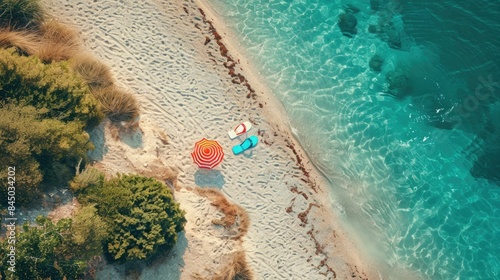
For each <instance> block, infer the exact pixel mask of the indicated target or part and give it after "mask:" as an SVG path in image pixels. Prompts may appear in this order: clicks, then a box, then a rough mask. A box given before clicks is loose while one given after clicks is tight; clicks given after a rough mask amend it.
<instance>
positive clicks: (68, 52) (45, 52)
mask: <svg viewBox="0 0 500 280" xmlns="http://www.w3.org/2000/svg"><path fill="white" fill-rule="evenodd" d="M40 31H41V34H42V38H41V42H40V45H39V47H38V48H37V51H36V55H37V56H38V57H39V58H40V59H41V60H42V61H43V62H45V63H48V62H53V61H62V60H68V59H70V58H71V57H73V56H74V55H75V54H76V53H77V52H78V51H79V50H80V40H79V39H78V33H77V32H76V31H75V30H73V29H71V28H70V27H68V26H67V25H63V24H61V23H59V22H57V21H55V20H50V21H47V22H44V23H43V24H42V25H41V27H40Z"/></svg>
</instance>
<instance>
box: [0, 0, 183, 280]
mask: <svg viewBox="0 0 500 280" xmlns="http://www.w3.org/2000/svg"><path fill="white" fill-rule="evenodd" d="M0 115H1V116H2V117H1V118H0V147H1V148H0V157H1V158H2V161H0V169H1V170H7V169H8V167H9V166H15V167H18V168H16V176H15V190H16V196H15V199H16V200H15V207H16V209H19V208H20V207H21V206H27V205H28V203H30V202H32V201H35V200H37V199H38V198H40V195H41V193H42V191H41V190H42V189H43V188H44V186H54V185H56V186H60V187H66V186H68V185H69V186H70V188H71V190H72V191H74V192H75V193H76V195H77V197H78V200H80V201H81V203H82V205H83V206H82V207H81V208H79V209H78V211H77V212H76V213H75V214H73V215H72V217H71V218H65V219H60V220H59V221H51V220H50V219H48V218H46V217H43V216H39V217H38V218H37V219H36V223H25V224H24V225H22V227H17V228H16V273H15V274H9V273H8V272H7V271H6V270H5V271H4V269H1V273H0V278H1V279H82V278H83V277H85V274H88V263H89V261H90V260H92V259H94V258H95V257H96V256H99V255H101V254H104V255H105V256H108V257H109V259H110V260H116V261H129V260H143V259H147V258H149V257H151V256H154V255H157V254H159V253H160V252H163V251H165V250H168V249H170V248H171V247H172V246H173V245H174V244H175V242H176V241H177V233H178V232H180V231H182V230H183V227H184V224H185V222H186V219H185V218H184V212H183V211H182V210H181V209H180V208H179V204H177V203H176V202H175V201H174V199H173V195H172V193H171V192H170V190H169V189H168V188H167V187H166V186H165V185H164V184H163V183H161V182H160V181H157V180H156V179H152V178H148V177H143V176H136V175H119V176H118V177H115V178H111V179H109V180H106V179H105V177H104V174H102V173H101V172H100V171H98V170H97V169H95V168H93V167H90V166H88V164H87V153H88V152H89V151H90V150H92V149H93V148H94V146H93V144H92V142H90V136H89V133H88V131H89V130H91V129H92V128H94V127H95V126H96V125H98V124H99V123H100V122H101V121H102V120H103V118H104V117H107V118H108V119H109V120H110V122H111V124H112V125H115V126H118V127H120V126H127V127H130V126H132V125H136V124H137V118H138V116H139V103H138V102H137V100H136V99H135V97H134V96H133V94H132V93H129V92H127V91H126V90H125V89H121V88H119V87H117V86H116V85H115V81H114V79H113V76H112V74H111V71H110V69H109V67H107V66H106V65H105V64H104V63H102V62H100V61H99V60H97V59H96V58H94V57H93V56H92V55H90V54H87V53H85V52H84V51H83V48H82V46H81V42H80V40H79V38H78V33H77V32H76V31H75V30H74V29H72V28H70V27H68V26H66V25H63V24H61V23H59V22H57V21H55V20H51V19H48V18H47V17H46V14H45V12H44V11H43V9H42V6H41V4H40V1H38V0H0ZM82 163H83V166H87V168H83V170H82V169H81V168H80V165H81V164H82ZM75 166H76V168H75ZM6 176H7V173H6V172H2V173H0V180H2V181H5V182H7V178H6ZM75 176H76V177H75ZM0 200H1V204H2V205H3V204H5V203H7V201H8V200H7V186H6V185H1V186H0ZM16 211H17V210H16ZM0 244H1V247H0V253H1V256H0V259H1V260H2V266H1V267H2V268H3V267H4V265H5V263H6V258H7V257H8V254H7V251H6V250H7V248H9V247H10V245H11V244H9V243H8V240H7V239H1V238H0ZM87 276H88V275H87Z"/></svg>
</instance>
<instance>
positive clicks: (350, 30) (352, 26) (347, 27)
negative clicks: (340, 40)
mask: <svg viewBox="0 0 500 280" xmlns="http://www.w3.org/2000/svg"><path fill="white" fill-rule="evenodd" d="M356 25H358V20H357V19H356V17H355V16H354V15H353V14H352V13H343V14H341V15H339V28H340V31H341V32H342V35H344V36H346V37H349V38H352V37H354V35H356V34H358V29H357V28H356Z"/></svg>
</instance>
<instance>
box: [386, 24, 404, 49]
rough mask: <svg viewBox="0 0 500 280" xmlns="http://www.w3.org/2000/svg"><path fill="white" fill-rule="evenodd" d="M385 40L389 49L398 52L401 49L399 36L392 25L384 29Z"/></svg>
mask: <svg viewBox="0 0 500 280" xmlns="http://www.w3.org/2000/svg"><path fill="white" fill-rule="evenodd" d="M383 32H384V33H385V38H386V40H387V44H388V45H389V47H390V48H393V49H396V50H400V49H401V35H400V34H399V32H398V31H397V30H396V27H395V26H394V24H392V23H391V24H388V25H387V26H386V27H385V28H384V29H383Z"/></svg>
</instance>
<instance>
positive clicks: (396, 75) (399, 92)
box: [385, 70, 411, 98]
mask: <svg viewBox="0 0 500 280" xmlns="http://www.w3.org/2000/svg"><path fill="white" fill-rule="evenodd" d="M385 78H386V79H387V82H388V83H389V93H390V94H392V95H394V96H395V97H396V98H404V97H406V96H407V95H409V94H410V92H411V88H410V81H409V79H408V76H406V74H405V73H403V72H402V71H400V70H395V71H390V72H388V73H387V74H386V76H385Z"/></svg>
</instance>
